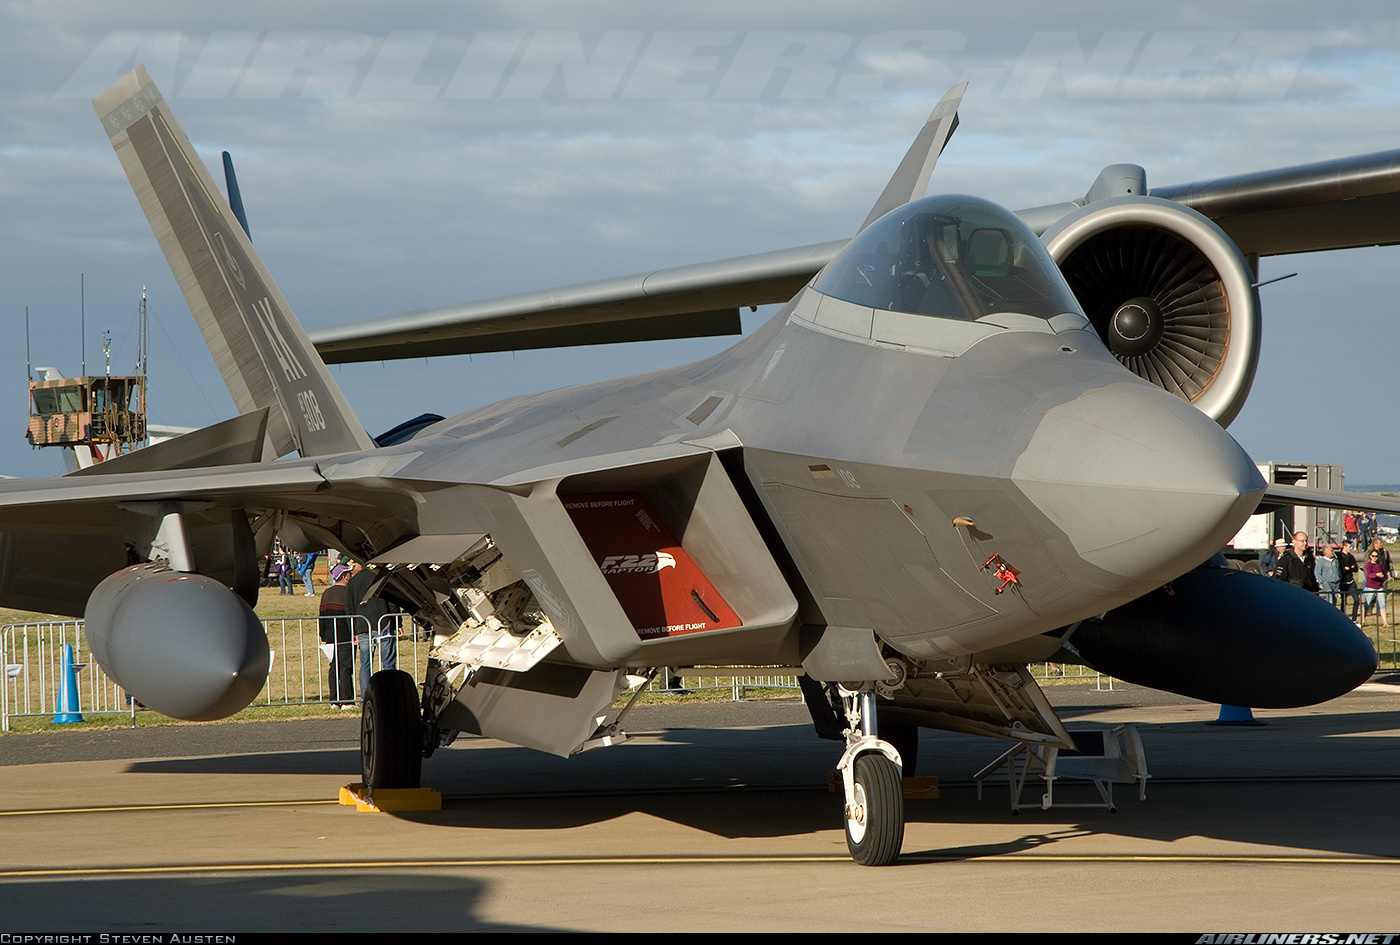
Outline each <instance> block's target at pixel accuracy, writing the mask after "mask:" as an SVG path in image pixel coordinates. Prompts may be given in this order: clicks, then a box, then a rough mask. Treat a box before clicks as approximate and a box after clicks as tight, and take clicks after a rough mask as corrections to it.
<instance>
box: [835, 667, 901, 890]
mask: <svg viewBox="0 0 1400 945" xmlns="http://www.w3.org/2000/svg"><path fill="white" fill-rule="evenodd" d="M840 694H841V706H842V708H843V709H844V710H845V714H846V723H847V728H846V732H845V734H846V751H845V752H844V753H843V754H842V755H841V761H840V762H839V763H838V764H837V765H836V769H837V770H838V771H839V772H840V773H841V783H842V786H843V787H844V788H845V795H846V847H847V849H849V850H850V851H851V857H852V858H853V859H854V860H855V861H856V862H857V863H859V864H861V865H862V866H888V865H889V864H891V863H893V862H894V861H895V859H896V858H898V856H899V849H900V847H901V846H903V844H904V788H903V783H902V782H903V761H902V759H901V758H900V755H899V752H898V751H897V750H896V749H895V747H894V746H893V745H891V744H890V743H889V742H887V741H882V740H881V739H880V736H879V730H878V727H877V726H876V722H875V690H874V687H873V686H867V687H864V688H862V689H859V690H851V689H847V688H846V687H845V686H841V687H840Z"/></svg>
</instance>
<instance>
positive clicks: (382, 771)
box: [360, 669, 423, 791]
mask: <svg viewBox="0 0 1400 945" xmlns="http://www.w3.org/2000/svg"><path fill="white" fill-rule="evenodd" d="M360 764H361V769H362V774H363V776H364V783H365V787H366V788H368V789H370V790H371V791H373V790H374V789H376V788H416V787H418V786H419V784H420V782H421V779H422V774H423V739H422V721H421V715H420V713H419V707H418V684H417V683H415V682H414V681H413V677H412V676H410V675H409V674H408V673H405V672H403V671H402V670H397V669H386V670H381V671H380V672H377V673H375V674H374V675H373V676H371V677H370V678H369V688H368V689H366V690H365V698H364V707H363V711H362V713H361V715H360Z"/></svg>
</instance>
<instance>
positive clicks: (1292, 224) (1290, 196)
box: [1150, 150, 1400, 256]
mask: <svg viewBox="0 0 1400 945" xmlns="http://www.w3.org/2000/svg"><path fill="white" fill-rule="evenodd" d="M1150 193H1151V195H1152V196H1153V197H1161V198H1163V199H1166V200H1174V201H1176V202H1177V203H1181V204H1185V205H1186V206H1188V207H1190V208H1191V209H1193V210H1196V211H1198V212H1200V213H1203V214H1205V215H1206V216H1208V217H1210V218H1211V219H1212V220H1214V221H1215V222H1216V223H1217V224H1219V225H1220V228H1221V229H1223V230H1224V231H1225V232H1226V233H1228V234H1229V236H1230V238H1231V239H1232V240H1234V241H1235V243H1236V245H1238V246H1239V248H1240V249H1241V251H1243V252H1244V253H1246V254H1255V255H1259V256H1276V255H1282V254H1286V253H1311V252H1317V251H1320V250H1328V249H1351V248H1354V247H1358V246H1387V245H1391V244H1394V243H1400V150H1397V151H1381V152H1378V153H1376V154H1365V155H1361V156H1358V157H1348V158H1340V159H1338V160H1334V161H1321V162H1318V163H1315V164H1302V165H1298V166H1296V167H1285V168H1281V169H1279V170H1273V171H1262V172H1259V173H1255V174H1241V175H1238V176H1236V177H1221V178H1219V179H1217V180H1208V181H1197V182H1195V183H1191V184H1176V185H1173V186H1170V187H1158V188H1154V189H1153V190H1152V191H1150Z"/></svg>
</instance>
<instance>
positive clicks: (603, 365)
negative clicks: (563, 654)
mask: <svg viewBox="0 0 1400 945" xmlns="http://www.w3.org/2000/svg"><path fill="white" fill-rule="evenodd" d="M234 6H235V5H231V4H219V5H213V4H210V5H201V4H190V3H186V2H173V0H170V2H155V0H145V2H143V0H133V2H130V3H124V4H111V3H106V2H95V0H92V2H89V0H72V2H64V3H53V2H24V0H14V2H7V3H4V4H3V5H0V219H3V221H4V226H3V228H0V274H3V292H0V318H3V320H4V321H3V324H4V327H5V333H4V338H5V345H4V350H3V351H0V391H3V390H8V391H9V393H8V394H4V395H3V396H0V473H4V474H9V475H49V474H52V473H55V472H57V471H59V470H60V468H61V463H60V460H59V457H58V456H57V455H54V454H52V453H46V452H43V451H34V450H31V449H30V448H29V447H28V446H27V444H26V443H25V441H24V439H23V431H24V426H25V417H26V398H25V386H24V380H25V370H26V363H27V362H32V363H33V364H34V365H53V366H55V367H57V368H59V369H60V370H61V371H63V372H64V373H65V374H69V375H74V374H77V373H79V372H80V370H81V368H82V359H83V356H84V346H85V349H86V359H87V369H88V371H89V373H99V372H100V371H101V370H102V363H103V362H102V342H103V335H104V333H109V334H110V338H111V347H112V351H113V372H114V373H128V372H129V371H130V370H131V369H132V367H133V365H134V359H135V354H136V341H135V316H136V309H137V302H138V299H139V296H140V292H141V287H142V286H143V285H144V286H146V287H147V289H148V292H149V297H150V302H149V310H150V319H151V325H150V332H149V334H150V351H151V354H150V370H151V386H152V390H151V410H150V413H151V419H152V421H153V422H157V423H167V424H177V425H184V426H202V425H204V424H207V423H211V422H213V421H215V420H218V419H222V418H223V417H226V416H228V415H230V414H231V413H232V410H233V408H232V403H231V401H230V399H229V397H228V395H227V394H226V393H225V391H224V388H223V385H222V383H221V381H220V380H219V377H218V374H217V371H216V370H215V368H214V366H213V362H212V360H211V358H210V357H209V355H208V354H207V352H206V350H205V348H204V345H203V343H202V341H201V339H200V338H199V335H198V332H197V331H196V330H195V328H194V326H193V324H192V320H191V319H190V317H189V313H188V310H187V309H186V307H185V303H184V301H183V299H182V298H181V296H180V294H179V291H178V289H177V287H176V285H175V283H174V280H173V278H172V277H171V275H170V273H169V270H168V268H167V266H166V264H165V261H164V259H163V257H162V256H161V254H160V251H159V248H158V247H157V245H156V242H155V239H154V237H153V236H152V235H151V232H150V228H149V227H148V226H147V224H146V222H145V220H144V218H143V216H142V215H141V212H140V209H139V207H138V206H137V203H136V200H135V198H134V197H133V195H132V194H131V191H130V188H129V186H128V184H127V182H126V179H125V177H124V175H123V173H122V171H121V168H120V166H119V164H118V162H117V159H116V157H115V155H114V154H113V153H112V150H111V147H110V146H109V144H108V143H107V139H106V136H105V135H104V133H103V131H102V128H101V127H100V125H99V123H98V122H97V119H96V117H95V115H94V113H93V110H92V106H91V104H90V101H91V99H92V98H93V97H94V96H96V95H97V94H98V93H99V92H101V91H102V90H103V89H104V88H105V87H106V86H107V85H109V84H110V83H111V82H112V81H114V80H115V79H116V78H117V77H118V76H119V75H121V74H122V73H124V72H126V71H128V70H129V69H130V68H131V67H132V66H133V65H134V64H135V63H136V62H137V61H140V62H143V63H144V64H145V65H146V66H147V68H148V70H149V71H150V72H151V74H152V76H153V77H154V79H155V81H156V84H157V85H158V86H159V88H160V89H161V91H162V92H163V94H164V95H165V97H166V98H167V100H168V101H169V102H170V103H171V105H172V107H173V109H174V111H175V113H176V115H177V116H178V117H179V120H180V122H181V123H182V124H183V126H184V128H185V131H186V132H187V133H188V134H189V136H190V138H191V140H192V141H193V142H194V144H195V146H196V148H197V149H198V150H199V151H200V153H201V154H202V155H203V157H204V159H205V161H206V163H207V164H208V165H209V166H210V167H211V168H214V169H215V174H214V176H215V178H216V179H220V178H221V174H220V172H218V171H217V167H218V154H219V151H221V150H224V149H227V150H229V151H231V152H232V153H233V155H234V160H235V162H236V165H237V169H238V174H239V180H240V183H241V185H242V190H243V195H244V201H245V204H246V206H247V210H248V214H249V217H250V225H251V228H252V235H253V241H254V245H255V246H257V248H258V249H259V252H260V253H261V254H262V256H263V259H264V261H265V262H266V263H267V265H268V268H269V269H270V270H271V271H272V273H273V274H274V276H275V277H276V278H277V280H278V282H279V284H280V286H281V288H282V291H283V293H284V294H285V295H286V297H287V299H288V300H289V301H290V303H291V304H292V306H293V308H294V309H295V310H296V312H297V315H298V316H299V317H300V319H301V320H302V322H303V323H304V324H306V325H308V326H316V325H323V324H331V323H335V322H340V321H346V320H352V319H360V318H367V317H372V316H375V315H383V314H390V313H394V312H400V311H405V310H410V309H416V308H421V307H425V306H430V305H443V304H449V303H453V302H462V301H468V300H472V299H478V298H484V297H489V296H494V295H501V294H508V293H511V292H517V291H525V290H528V289H538V288H545V287H549V286H554V285H563V284H568V283H571V282H576V281H584V280H589V279H596V278H602V277H606V276H615V275H624V274H628V273H633V272H640V271H645V270H649V269H654V268H658V267H662V266H670V265H679V264H683V263H687V262H698V261H703V260H710V259H718V258H723V257H727V256H733V255H739V254H742V253H749V252H757V251H761V250H766V249H776V248H782V247H787V246H793V245H798V244H804V243H810V242H817V241H821V240H828V239H837V238H841V237H844V236H848V235H850V234H851V233H852V232H853V231H854V228H855V227H856V226H857V225H858V224H859V223H860V221H861V220H862V219H863V218H864V216H865V213H866V212H867V210H868V209H869V207H870V205H871V204H872V203H873V202H874V200H875V198H876V196H877V195H878V194H879V193H880V190H881V189H882V188H883V186H884V183H885V181H886V179H887V178H888V176H889V174H890V173H891V172H892V171H893V168H894V166H895V164H896V163H897V162H898V160H899V158H900V157H901V156H902V155H903V153H904V150H905V149H906V147H907V146H908V142H909V140H910V139H911V138H912V136H913V135H914V134H915V132H916V131H917V129H918V127H919V125H920V124H921V123H922V121H923V118H924V116H925V115H926V114H927V112H928V109H929V108H930V107H931V105H932V103H933V102H934V101H936V100H937V99H938V98H939V97H940V96H941V95H942V93H943V92H944V91H945V90H946V89H947V87H948V86H950V85H952V84H954V83H956V82H959V81H963V80H968V81H970V82H971V85H970V88H969V90H968V93H967V96H966V97H965V99H964V101H963V106H962V110H961V117H962V125H961V127H960V129H959V131H958V133H957V134H956V136H955V137H954V139H953V141H952V143H951V144H950V145H949V147H948V149H947V150H946V151H945V152H944V155H943V158H942V160H941V161H940V164H939V167H938V169H937V171H936V173H935V176H934V179H933V182H932V184H931V189H935V190H946V191H956V192H970V193H975V194H978V195H981V196H985V197H988V198H990V199H993V200H996V201H999V202H1001V203H1004V204H1006V205H1008V206H1010V207H1013V208H1018V207H1027V206H1035V205H1040V204H1046V203H1052V202H1057V201H1061V200H1067V199H1072V198H1075V197H1078V196H1082V194H1083V193H1084V191H1085V190H1086V189H1087V188H1088V186H1089V184H1090V183H1091V182H1092V181H1093V179H1094V177H1095V176H1096V174H1097V173H1098V170H1099V169H1100V168H1101V167H1102V166H1104V165H1106V164H1111V163H1136V164H1141V165H1143V166H1144V167H1146V169H1147V173H1148V182H1149V185H1153V184H1156V185H1160V184H1169V183H1180V182H1184V181H1190V180H1197V179H1204V178H1210V177H1217V176H1221V175H1225V174H1234V173H1242V172H1247V171H1254V170H1263V169H1267V168H1272V167H1281V166H1286V165H1290V164H1297V163H1303V162H1307V161H1313V160H1322V159H1326V158H1332V157H1341V156H1345V155H1350V154H1361V153H1366V152H1371V151H1380V150H1386V149H1391V148H1400V118H1397V115H1400V111H1397V104H1400V102H1397V99H1400V14H1397V13H1396V11H1395V8H1394V6H1393V4H1392V3H1390V2H1379V0H1378V2H1347V0H1341V2H1336V3H1330V4H1325V5H1324V4H1319V3H1317V2H1315V0H1309V2H1293V0H1257V2H1254V0H1244V2H1232V0H1215V2H1211V3H1194V2H1184V3H1176V4H1155V3H1154V4H1147V3H1141V2H1123V0H1114V2H1093V0H1079V2H1076V3H1073V4H1061V3H1048V2H1043V0H1042V2H1025V0H1007V2H1003V3H1001V4H995V5H991V4H986V5H978V6H979V9H978V10H977V11H969V9H968V8H969V7H970V6H972V5H969V4H952V3H929V2H927V0H923V2H883V0H868V2H865V3H861V4H852V3H849V2H843V3H825V2H813V0H804V2H801V3H793V2H769V3H764V4H755V3H752V2H747V3H737V2H710V3H707V4H704V5H703V10H702V9H699V8H698V7H699V5H695V6H696V7H697V8H696V9H681V8H680V5H678V4H672V3H627V2H614V3H589V2H579V0H571V2H544V0H539V2H514V3H504V2H501V3H471V2H466V3H463V2H445V0H443V2H433V0H397V2H395V3H392V4H389V3H377V2H370V3H362V4H359V5H356V6H355V7H354V8H349V7H348V6H347V5H344V4H339V3H336V4H332V3H322V2H302V3H298V4H295V5H292V4H282V3H275V4H274V3H262V2H255V0H250V2H245V3H242V4H238V5H236V9H235V8H234ZM205 11H207V12H205ZM1291 272H1297V273H1299V275H1298V277H1297V278H1293V279H1289V280H1287V281H1285V282H1281V283H1278V284H1275V285H1270V286H1267V287H1265V288H1264V289H1262V290H1261V291H1262V298H1263V303H1264V314H1265V328H1264V344H1263V358H1262V362H1261V365H1260V368H1259V373H1258V376H1257V379H1256V381H1255V385H1254V390H1253V394H1252V395H1251V398H1250V401H1249V403H1248V405H1247V406H1246V408H1245V410H1244V412H1243V413H1242V414H1241V415H1240V417H1239V418H1238V419H1237V420H1236V421H1235V423H1234V424H1233V425H1232V427H1231V432H1232V433H1233V434H1234V435H1235V436H1236V438H1237V439H1239V440H1240V442H1241V443H1242V444H1243V445H1244V446H1245V448H1246V449H1247V450H1249V452H1250V453H1251V454H1252V455H1254V456H1255V457H1256V458H1257V459H1278V460H1301V461H1318V462H1340V463H1344V464H1345V466H1346V471H1347V481H1348V483H1392V482H1397V481H1400V440H1398V439H1397V438H1398V437H1400V422H1397V420H1396V417H1397V415H1400V385H1397V383H1396V381H1395V373H1396V371H1397V369H1398V368H1400V366H1397V364H1396V363H1395V361H1396V359H1397V357H1400V324H1397V318H1396V315H1397V304H1398V303H1397V301H1396V292H1395V290H1394V285H1395V282H1396V274H1397V272H1400V247H1397V248H1393V249H1365V250H1352V251H1348V252H1344V253H1332V254H1320V255H1316V256H1294V257H1282V258H1275V259H1269V260H1265V262H1264V270H1263V277H1264V278H1266V279H1268V278H1273V277H1276V276H1281V275H1286V274H1288V273H1291ZM80 279H81V280H82V283H83V285H84V286H85V308H86V332H85V333H84V332H80V324H81V321H80V291H79V285H80ZM26 307H27V308H28V318H29V335H28V343H27V345H26V344H25V337H26V336H25V311H26ZM767 314H770V313H769V312H766V311H763V310H760V312H759V313H757V314H754V315H749V314H748V313H746V317H745V327H746V329H750V330H751V329H752V328H753V327H755V326H756V325H758V324H760V323H761V321H762V320H763V318H764V317H765V316H766V315H767ZM728 343H729V342H728V341H715V340H705V341H694V342H664V343H662V342H655V343H648V344H643V345H632V346H608V347H597V348H575V349H564V350H560V351H546V352H521V353H518V354H511V353H503V354H495V355H486V356H477V357H473V358H466V357H455V358H436V359H431V360H428V361H424V360H421V359H420V360H416V361H410V362H397V363H390V364H379V363H374V364H364V365H347V366H344V367H341V368H334V369H333V373H334V375H335V377H336V378H337V379H338V380H339V382H340V383H341V386H342V387H343V388H344V389H345V391H346V394H347V396H348V397H349V399H350V402H351V404H352V405H353V406H354V408H355V410H356V411H357V412H358V413H359V415H360V417H361V419H362V420H363V421H364V423H365V425H366V426H367V427H368V428H369V430H370V432H371V433H379V432H382V431H383V430H385V429H387V428H389V427H391V426H393V425H394V424H396V423H398V422H399V421H401V420H404V419H407V418H409V417H411V416H414V415H416V414H418V413H421V412H423V411H433V412H437V413H442V414H452V413H456V412H459V411H461V410H465V409H467V408H470V407H473V406H477V405H480V404H483V403H487V402H490V401H492V400H496V399H499V398H501V397H503V396H507V395H511V394H516V393H522V392H525V391H530V390H538V389H543V388H547V387H557V386H561V385H563V384H568V383H574V382H577V381H583V380H590V379H595V378H601V377H607V376H613V375H617V374H622V373H628V372H631V371H636V370H642V369H649V368H652V367H659V366H664V365H666V364H669V363H681V362H684V361H688V360H692V359H693V358H696V357H699V356H702V355H705V354H708V353H710V352H712V351H715V350H719V349H720V348H722V347H724V346H726V345H727V344H728Z"/></svg>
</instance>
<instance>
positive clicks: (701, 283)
mask: <svg viewBox="0 0 1400 945" xmlns="http://www.w3.org/2000/svg"><path fill="white" fill-rule="evenodd" d="M962 88H963V86H959V87H958V88H957V89H954V90H953V92H950V93H949V94H948V96H946V97H945V98H944V100H943V101H942V102H940V103H939V105H938V107H937V108H935V109H934V114H933V115H931V116H930V118H929V121H928V122H927V123H926V124H925V126H924V130H923V132H921V134H920V136H919V138H918V139H916V140H915V142H914V146H913V147H911V148H910V151H909V153H908V154H907V155H906V156H905V158H904V161H903V162H902V163H901V165H900V167H901V170H902V171H905V172H906V173H908V168H910V167H917V168H919V169H920V171H922V172H923V173H922V176H921V177H914V178H913V179H914V180H915V181H917V183H918V188H919V189H917V190H911V191H909V192H913V193H919V194H921V193H922V192H923V191H922V185H925V184H927V181H928V172H929V171H931V170H932V165H933V161H934V160H936V158H937V156H938V153H940V152H941V150H942V148H943V146H944V145H945V144H946V142H947V137H948V136H949V135H951V134H952V132H953V130H955V129H956V127H957V113H956V107H957V104H958V102H959V101H960V100H961V89H962ZM954 93H957V95H956V96H955V94H954ZM950 107H951V108H952V109H954V110H953V112H952V114H951V116H949V115H948V114H947V110H948V109H949V108H950ZM920 162H926V163H923V164H921V163H920ZM900 176H901V175H899V174H896V178H895V179H894V180H891V182H890V186H891V187H895V186H896V185H897V184H904V185H906V186H907V184H908V182H907V181H901V180H900ZM900 192H905V191H902V190H901V191H900ZM1143 195H1147V196H1150V197H1152V198H1156V199H1158V200H1165V201H1170V202H1172V203H1175V204H1179V205H1181V206H1184V207H1188V208H1190V209H1192V210H1195V211H1196V212H1198V213H1200V214H1201V215H1202V216H1204V217H1206V218H1207V219H1209V220H1211V221H1213V222H1214V223H1215V224H1216V225H1217V226H1219V227H1220V228H1221V229H1222V230H1223V231H1224V232H1225V234H1226V235H1227V236H1228V237H1229V238H1230V240H1231V241H1232V242H1233V243H1234V244H1235V245H1236V246H1237V247H1238V248H1239V250H1240V252H1241V253H1243V254H1244V255H1245V256H1246V257H1248V256H1275V255H1283V254H1288V253H1306V252H1316V251H1321V250H1334V249H1350V248H1355V247H1360V246H1389V245H1394V244H1395V243H1400V150H1393V151H1382V152H1378V153H1375V154H1366V155H1360V156H1357V157H1348V158H1340V159H1336V160H1330V161H1320V162H1316V163H1312V164H1303V165H1298V166H1294V167H1285V168H1280V169H1277V170H1270V171H1260V172H1256V173H1251V174H1241V175H1236V176H1231V177H1222V178H1217V179H1213V180H1206V181H1197V182H1194V183H1189V184H1173V185H1169V186H1165V187H1156V188H1148V186H1147V181H1146V172H1145V171H1143V169H1142V168H1140V167H1137V166H1135V165H1111V166H1110V167H1108V168H1105V169H1104V172H1103V173H1102V174H1101V175H1100V176H1099V178H1098V180H1096V181H1095V184H1094V186H1093V187H1092V188H1091V189H1090V191H1089V192H1088V193H1087V194H1086V196H1085V197H1084V198H1082V199H1078V200H1072V201H1066V202H1063V203H1056V204H1049V205H1046V206H1041V207H1035V208H1030V209H1025V210H1020V211H1018V215H1019V216H1021V217H1022V219H1024V220H1025V221H1026V222H1027V223H1028V224H1030V226H1031V228H1032V229H1034V230H1035V231H1036V232H1037V233H1042V234H1043V233H1045V232H1046V231H1050V230H1053V229H1055V228H1056V227H1057V226H1061V225H1063V223H1064V221H1066V220H1067V219H1072V218H1074V217H1077V216H1082V215H1084V214H1085V213H1086V212H1092V211H1095V210H1098V209H1104V208H1105V205H1104V204H1102V203H1101V202H1102V201H1106V200H1110V199H1111V198H1115V197H1117V198H1128V199H1132V198H1135V197H1136V198H1140V197H1141V196H1143ZM892 200H893V198H891V197H888V196H886V195H882V198H881V201H880V202H878V203H877V205H876V208H875V209H873V210H872V211H871V213H872V214H873V215H876V216H878V215H879V214H878V213H877V211H879V210H880V208H881V207H884V208H885V209H886V210H887V209H889V206H887V204H889V205H893V206H898V203H893V204H892V203H891V201H892ZM1095 205H1097V206H1095ZM1086 207H1087V208H1088V209H1087V211H1086ZM881 212H883V211H881ZM870 222H871V221H870V220H867V221H866V225H868V224H869V223H870ZM847 242H849V241H848V240H833V241H829V242H825V243H815V244H812V245H809V246H800V247H795V248H793V249H786V250H775V251H772V252H766V253H758V254H754V255H750V256H741V257H736V258H734V259H726V260H720V261H717V262H710V263H697V264H694V265H689V266H680V267H674V268H670V269H660V270H655V271H653V272H647V273H639V274H637V275H634V276H625V277H619V278H615V279H607V280H603V281H599V282H590V283H584V284H582V285H574V286H564V287H560V288H555V289H548V290H544V291H539V292H528V293H522V294H519V295H511V296H506V297H503V298H496V299H485V300H482V301H479V302H469V303H466V304H461V305H446V306H440V307H436V308H430V309H423V310H419V311H414V312H405V313H402V314H399V315H390V316H384V317H380V318H373V319H365V320H362V321H357V322H347V323H344V324H339V325H327V326H322V327H320V328H317V329H314V330H312V331H311V333H310V334H311V340H312V342H313V343H314V344H315V345H316V348H317V350H319V351H320V352H321V354H322V356H323V357H324V358H325V360H326V361H328V362H330V363H336V362H342V361H380V360H393V359H395V358H417V357H424V356H428V355H433V354H466V353H478V352H483V351H504V350H511V349H525V348H536V347H553V346H566V345H579V344H602V343H610V342H615V341H640V340H650V339H655V338H677V337H686V336H701V335H718V334H737V333H738V332H739V322H738V310H739V309H740V308H744V307H747V306H757V305H766V304H770V303H774V302H785V301H787V299H789V298H791V297H792V295H793V294H794V293H795V292H796V291H797V289H799V288H801V286H802V285H804V284H806V282H807V281H808V280H810V279H811V277H812V276H814V275H816V273H817V271H818V270H820V269H821V268H822V266H824V265H826V264H827V263H828V262H830V261H831V259H832V258H833V257H835V256H836V254H837V253H839V252H840V251H841V250H842V249H843V248H844V247H845V246H846V244H847Z"/></svg>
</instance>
